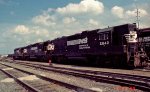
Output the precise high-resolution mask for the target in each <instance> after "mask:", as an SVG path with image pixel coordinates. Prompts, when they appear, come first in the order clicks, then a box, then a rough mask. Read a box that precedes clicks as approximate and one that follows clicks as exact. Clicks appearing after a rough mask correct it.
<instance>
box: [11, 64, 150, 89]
mask: <svg viewBox="0 0 150 92" xmlns="http://www.w3.org/2000/svg"><path fill="white" fill-rule="evenodd" d="M11 63H12V62H11ZM13 63H16V64H21V65H25V66H28V67H34V68H36V69H37V68H38V69H42V70H44V71H45V70H46V71H53V72H58V73H63V74H67V75H73V76H76V77H83V78H87V79H91V80H95V81H98V82H107V83H112V84H117V85H122V86H134V87H135V88H136V89H140V90H143V91H150V77H146V76H138V75H128V74H119V73H110V72H100V71H92V70H78V69H72V68H62V67H54V66H46V65H40V64H32V63H28V62H13Z"/></svg>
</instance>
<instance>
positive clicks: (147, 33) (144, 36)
mask: <svg viewBox="0 0 150 92" xmlns="http://www.w3.org/2000/svg"><path fill="white" fill-rule="evenodd" d="M138 41H139V45H140V47H142V48H143V49H144V50H145V52H146V53H147V55H148V57H149V58H150V28H143V29H140V30H139V34H138Z"/></svg>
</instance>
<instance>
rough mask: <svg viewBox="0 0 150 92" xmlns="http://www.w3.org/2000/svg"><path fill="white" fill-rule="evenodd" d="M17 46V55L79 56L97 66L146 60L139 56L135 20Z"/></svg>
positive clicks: (131, 64)
mask: <svg viewBox="0 0 150 92" xmlns="http://www.w3.org/2000/svg"><path fill="white" fill-rule="evenodd" d="M33 48H34V49H33ZM19 50H20V53H22V57H19V58H20V59H25V54H28V57H29V58H28V59H32V57H35V58H36V59H39V60H47V61H48V60H50V61H52V62H57V63H64V62H65V63H66V62H67V63H68V62H72V61H73V60H77V61H79V60H82V61H80V62H83V63H84V64H95V65H100V66H113V67H125V66H126V67H138V66H145V65H146V61H145V60H143V61H142V62H141V59H140V54H139V51H138V43H137V28H136V25H135V24H124V25H119V26H114V27H108V28H104V29H96V30H90V31H83V32H82V33H78V34H74V35H71V36H66V37H61V38H57V39H54V40H51V41H46V42H42V43H40V44H39V43H36V44H33V45H29V46H27V48H26V47H23V48H19ZM22 50H23V51H22ZM24 51H25V52H24ZM32 51H33V52H34V53H33V52H32ZM16 52H17V50H14V57H15V56H16V55H17V54H15V53H16ZM31 52H32V53H31ZM17 57H18V56H17ZM76 63H78V62H76Z"/></svg>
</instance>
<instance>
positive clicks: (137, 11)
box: [135, 4, 140, 29]
mask: <svg viewBox="0 0 150 92" xmlns="http://www.w3.org/2000/svg"><path fill="white" fill-rule="evenodd" d="M135 6H136V12H135V13H136V21H137V26H138V29H139V28H140V20H139V17H140V16H139V13H140V11H139V9H138V7H137V5H136V4H135Z"/></svg>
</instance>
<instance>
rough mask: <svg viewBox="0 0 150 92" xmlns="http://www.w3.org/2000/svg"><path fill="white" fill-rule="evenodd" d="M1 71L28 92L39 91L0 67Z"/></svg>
mask: <svg viewBox="0 0 150 92" xmlns="http://www.w3.org/2000/svg"><path fill="white" fill-rule="evenodd" d="M0 70H1V71H2V72H3V73H5V74H6V75H7V76H9V77H10V78H13V79H14V80H15V81H16V82H17V83H18V84H20V85H21V86H22V87H24V88H25V89H26V90H28V91H30V92H41V91H40V90H38V89H36V88H34V87H32V86H30V85H28V84H27V83H25V82H23V81H21V80H19V79H18V78H16V77H15V76H13V75H12V74H10V73H8V72H7V71H5V70H3V69H0Z"/></svg>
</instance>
